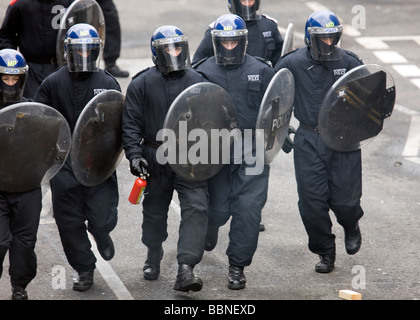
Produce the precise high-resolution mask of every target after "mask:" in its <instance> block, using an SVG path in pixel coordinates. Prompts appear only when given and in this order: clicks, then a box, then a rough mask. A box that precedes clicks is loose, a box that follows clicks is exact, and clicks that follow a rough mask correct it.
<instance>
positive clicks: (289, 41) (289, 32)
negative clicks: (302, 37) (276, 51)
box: [281, 23, 295, 56]
mask: <svg viewBox="0 0 420 320" xmlns="http://www.w3.org/2000/svg"><path fill="white" fill-rule="evenodd" d="M294 49H295V27H294V25H293V23H289V24H288V26H287V29H286V33H285V35H284V40H283V47H282V49H281V56H284V55H285V54H288V53H289V52H291V51H293V50H294Z"/></svg>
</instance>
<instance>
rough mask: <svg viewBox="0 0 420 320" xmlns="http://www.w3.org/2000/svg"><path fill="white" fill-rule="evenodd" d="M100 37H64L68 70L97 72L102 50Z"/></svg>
mask: <svg viewBox="0 0 420 320" xmlns="http://www.w3.org/2000/svg"><path fill="white" fill-rule="evenodd" d="M101 44H102V40H101V39H66V40H65V45H66V48H67V49H66V58H67V67H68V69H69V71H70V72H97V71H98V70H99V62H100V59H99V57H100V55H101V52H102V45H101Z"/></svg>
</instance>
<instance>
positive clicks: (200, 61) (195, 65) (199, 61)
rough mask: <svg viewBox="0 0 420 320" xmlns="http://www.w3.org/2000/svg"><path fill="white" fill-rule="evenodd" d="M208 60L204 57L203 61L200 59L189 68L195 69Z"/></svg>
mask: <svg viewBox="0 0 420 320" xmlns="http://www.w3.org/2000/svg"><path fill="white" fill-rule="evenodd" d="M208 58H209V57H205V58H203V59H201V60H198V61H197V62H195V63H194V64H193V65H192V66H191V68H193V69H195V68H197V67H198V66H199V65H200V64H202V63H203V62H204V61H206V60H207V59H208Z"/></svg>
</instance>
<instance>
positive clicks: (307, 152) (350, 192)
mask: <svg viewBox="0 0 420 320" xmlns="http://www.w3.org/2000/svg"><path fill="white" fill-rule="evenodd" d="M342 29H343V27H342V25H341V24H340V21H339V20H338V18H337V16H336V15H335V14H334V13H333V12H331V11H329V10H320V11H316V12H314V13H312V14H311V15H310V16H309V18H308V20H307V22H306V25H305V44H306V47H304V48H300V49H297V50H295V51H292V52H291V53H289V54H287V55H285V56H284V57H282V58H281V59H280V60H279V62H278V63H277V64H276V66H275V69H276V70H280V69H281V68H288V69H289V70H290V71H291V72H292V73H293V76H294V79H295V99H294V106H295V108H294V115H295V117H296V119H297V120H299V122H300V125H299V128H298V130H297V132H296V135H295V138H294V144H295V146H294V164H295V175H296V182H297V187H298V195H299V201H298V206H299V211H300V215H301V217H302V221H303V224H304V226H305V229H306V231H307V233H308V236H309V244H308V246H309V250H310V251H312V252H313V253H315V254H318V255H319V256H320V262H319V263H317V264H316V266H315V271H317V272H321V273H328V272H331V271H332V270H333V268H334V263H335V254H336V249H335V235H334V234H333V233H332V232H331V226H332V222H331V219H330V217H329V210H332V211H333V212H334V214H335V216H336V218H337V221H338V223H339V224H340V225H341V226H342V227H343V228H344V232H345V246H346V250H347V253H348V254H355V253H356V252H357V251H358V250H359V248H360V246H361V234H360V229H359V225H358V220H359V219H360V218H361V217H362V216H363V210H362V208H361V206H360V199H361V195H362V175H361V171H362V163H361V152H360V150H357V151H352V152H338V151H334V150H332V149H330V148H328V147H327V146H326V145H325V143H324V142H323V141H322V139H321V137H320V136H319V134H318V129H317V125H318V113H319V109H320V107H321V104H322V102H323V99H324V97H325V96H326V94H327V92H328V90H329V89H330V88H331V86H332V85H333V84H334V82H335V81H336V80H338V79H339V78H340V76H341V75H343V74H344V73H345V72H347V71H349V70H351V69H353V68H355V67H357V66H359V65H361V64H362V62H361V60H360V59H359V58H358V57H357V56H356V55H355V54H354V53H352V52H350V51H348V50H343V49H341V48H340V47H338V44H339V40H340V38H341V34H342Z"/></svg>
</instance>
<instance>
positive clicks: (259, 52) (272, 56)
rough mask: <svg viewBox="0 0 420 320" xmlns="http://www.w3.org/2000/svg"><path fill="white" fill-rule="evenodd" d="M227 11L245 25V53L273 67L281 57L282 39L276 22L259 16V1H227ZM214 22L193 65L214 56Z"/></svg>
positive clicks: (201, 44)
mask: <svg viewBox="0 0 420 320" xmlns="http://www.w3.org/2000/svg"><path fill="white" fill-rule="evenodd" d="M228 8H229V11H230V12H231V13H233V14H236V15H238V16H240V17H241V18H242V19H243V20H244V21H245V23H246V28H247V30H248V46H247V51H246V52H247V53H248V54H249V55H252V56H257V57H261V58H263V59H265V60H267V61H270V62H271V63H272V65H273V66H274V65H275V64H276V62H277V61H278V59H279V58H280V55H281V50H282V48H283V37H282V36H281V34H280V32H279V30H278V25H277V21H276V20H274V19H273V18H271V17H269V16H267V15H264V14H261V0H228ZM213 27H214V22H213V23H211V24H210V26H209V28H208V29H207V30H206V32H205V34H204V38H203V40H202V41H201V43H200V44H199V46H198V48H197V50H196V52H195V54H194V58H193V64H194V63H196V62H198V61H200V60H201V59H203V58H206V57H211V56H212V55H213V54H214V51H213V47H212V37H211V30H212V29H213Z"/></svg>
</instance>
